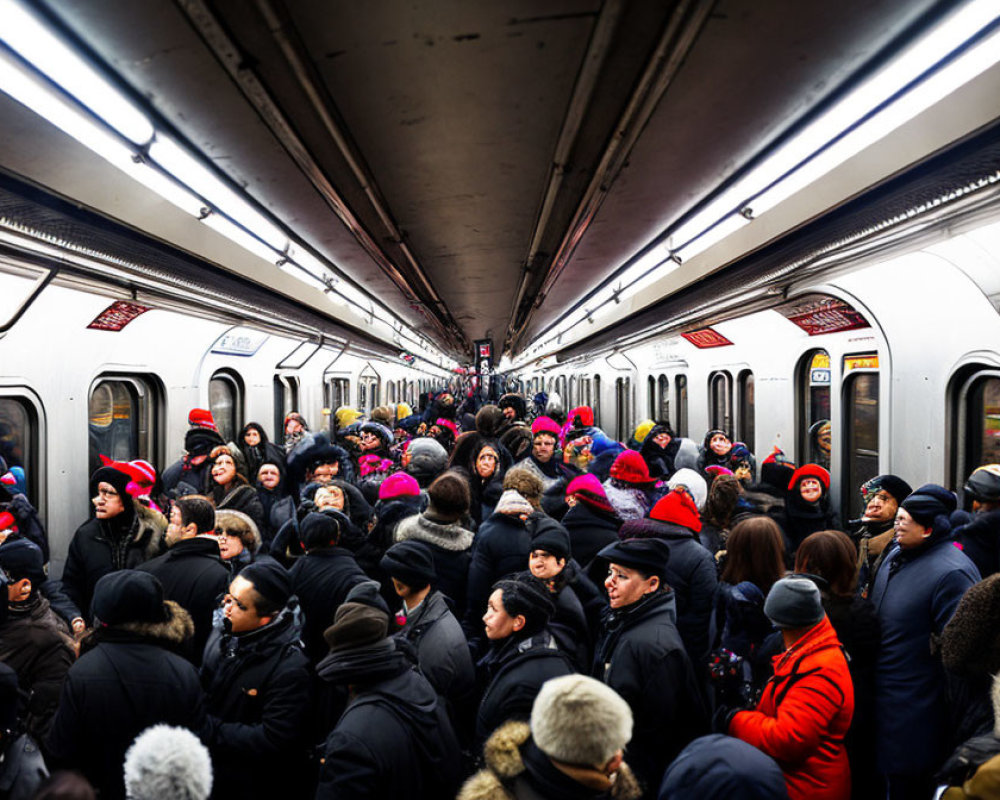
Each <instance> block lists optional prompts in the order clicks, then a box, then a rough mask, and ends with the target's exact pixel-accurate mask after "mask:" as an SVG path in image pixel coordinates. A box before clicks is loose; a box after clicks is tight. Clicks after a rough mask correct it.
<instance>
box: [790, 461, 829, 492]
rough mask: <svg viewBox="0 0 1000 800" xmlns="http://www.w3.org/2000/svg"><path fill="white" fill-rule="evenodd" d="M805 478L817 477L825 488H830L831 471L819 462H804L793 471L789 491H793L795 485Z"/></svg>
mask: <svg viewBox="0 0 1000 800" xmlns="http://www.w3.org/2000/svg"><path fill="white" fill-rule="evenodd" d="M803 478H815V479H816V480H818V481H819V482H820V483H822V484H823V488H824V489H826V490H827V491H829V490H830V473H829V472H827V471H826V470H825V469H823V468H822V467H821V466H820V465H819V464H803V465H802V466H801V467H799V468H798V469H797V470H795V472H793V473H792V479H791V480H790V481H789V482H788V491H792V489H794V488H795V485H796V484H797V483H798V482H799V481H801V480H802V479H803Z"/></svg>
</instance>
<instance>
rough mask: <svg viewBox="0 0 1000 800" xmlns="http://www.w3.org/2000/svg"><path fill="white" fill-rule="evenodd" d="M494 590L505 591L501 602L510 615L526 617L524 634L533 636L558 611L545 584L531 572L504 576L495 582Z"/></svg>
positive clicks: (522, 631)
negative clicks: (510, 576) (508, 576)
mask: <svg viewBox="0 0 1000 800" xmlns="http://www.w3.org/2000/svg"><path fill="white" fill-rule="evenodd" d="M493 589H494V591H495V590H497V589H499V590H500V591H501V592H503V596H502V598H501V602H502V603H503V608H504V611H506V612H507V613H508V614H509V615H510V616H512V617H516V616H517V615H518V614H520V615H521V616H523V617H524V620H525V624H524V628H522V629H521V635H522V636H525V637H527V636H533V635H534V634H536V633H538V631H540V630H541V629H542V628H544V627H545V626H546V625H547V624H548V622H549V619H551V617H552V615H553V614H554V613H555V611H556V607H555V605H554V604H553V602H552V598H551V597H550V596H549V592H548V590H547V589H546V588H545V585H544V584H543V583H542V582H541V581H539V580H538V579H537V578H535V577H534V576H533V575H531V573H523V574H518V575H516V576H515V577H512V578H504V579H503V580H499V581H497V582H496V583H494V584H493Z"/></svg>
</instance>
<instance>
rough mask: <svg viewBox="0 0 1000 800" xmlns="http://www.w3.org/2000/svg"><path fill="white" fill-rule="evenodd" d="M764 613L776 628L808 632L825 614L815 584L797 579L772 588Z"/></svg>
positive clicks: (782, 581)
mask: <svg viewBox="0 0 1000 800" xmlns="http://www.w3.org/2000/svg"><path fill="white" fill-rule="evenodd" d="M764 613H765V614H766V615H767V618H768V619H769V620H771V622H773V623H774V624H775V626H776V627H778V628H811V627H812V626H813V625H815V624H817V623H818V622H819V621H820V620H822V619H823V617H824V616H825V614H826V612H825V611H823V603H822V601H821V599H820V595H819V588H817V586H816V584H815V583H813V582H812V581H811V580H809V579H808V578H803V577H799V576H796V575H793V576H790V577H788V578H782V579H781V580H780V581H778V582H777V583H775V584H774V586H772V587H771V591H770V592H768V593H767V600H765V601H764Z"/></svg>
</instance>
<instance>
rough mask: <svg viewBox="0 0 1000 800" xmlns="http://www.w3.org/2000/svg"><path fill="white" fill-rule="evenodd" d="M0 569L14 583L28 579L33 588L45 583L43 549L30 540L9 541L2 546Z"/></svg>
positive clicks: (0, 548)
mask: <svg viewBox="0 0 1000 800" xmlns="http://www.w3.org/2000/svg"><path fill="white" fill-rule="evenodd" d="M0 568H2V569H3V571H4V572H6V573H7V574H8V575H9V576H10V577H11V578H12V579H13V580H14V581H19V580H21V579H23V578H27V579H28V580H30V581H31V583H32V586H33V587H35V586H41V585H42V584H43V583H45V579H46V576H45V557H44V556H43V555H42V548H40V547H39V546H38V545H37V544H35V543H34V542H32V541H29V540H28V539H8V540H7V541H6V542H4V543H3V544H2V545H0Z"/></svg>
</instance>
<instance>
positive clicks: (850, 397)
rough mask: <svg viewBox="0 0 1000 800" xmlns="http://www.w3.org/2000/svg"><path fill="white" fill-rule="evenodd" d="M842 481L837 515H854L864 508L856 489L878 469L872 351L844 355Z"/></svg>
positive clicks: (876, 393)
mask: <svg viewBox="0 0 1000 800" xmlns="http://www.w3.org/2000/svg"><path fill="white" fill-rule="evenodd" d="M841 392H842V397H843V403H844V412H843V413H844V440H843V442H844V448H843V450H842V451H841V452H842V453H843V460H842V462H841V464H842V469H843V481H842V483H841V486H842V488H841V493H840V494H841V506H842V509H841V519H843V520H844V522H845V523H846V522H847V520H850V519H857V518H858V517H859V516H861V512H862V511H864V507H863V505H862V500H861V494H860V492H859V489H860V487H861V484H863V483H864V482H865V481H867V480H868V479H869V478H874V477H875V476H876V475H878V473H879V463H878V459H879V445H878V441H879V440H878V437H879V426H878V416H879V414H878V405H879V372H878V356H877V355H875V354H874V353H871V354H865V355H856V356H844V382H843V386H842V388H841Z"/></svg>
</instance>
